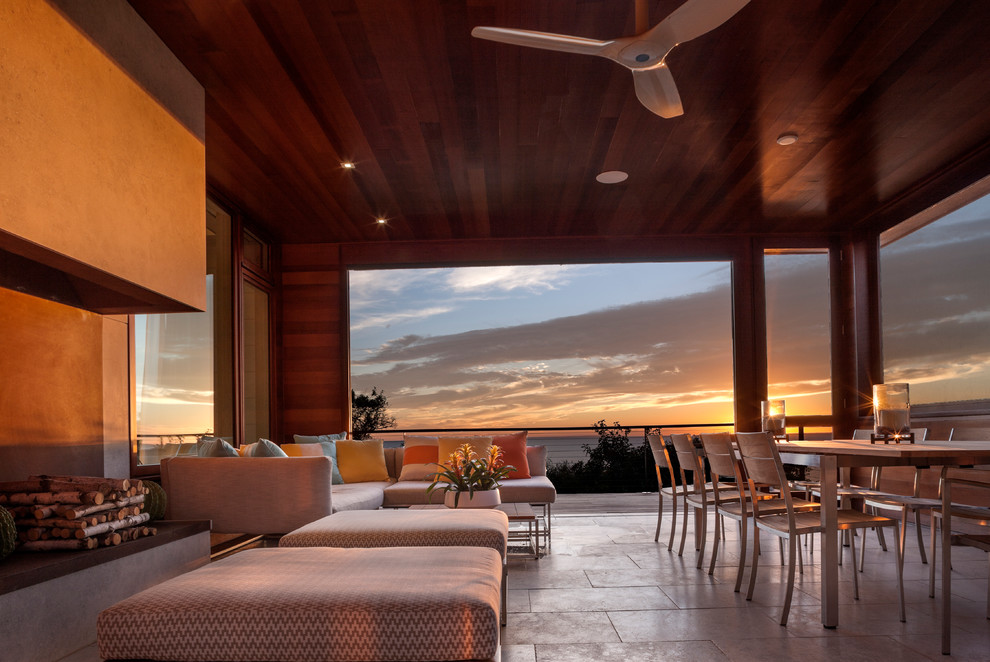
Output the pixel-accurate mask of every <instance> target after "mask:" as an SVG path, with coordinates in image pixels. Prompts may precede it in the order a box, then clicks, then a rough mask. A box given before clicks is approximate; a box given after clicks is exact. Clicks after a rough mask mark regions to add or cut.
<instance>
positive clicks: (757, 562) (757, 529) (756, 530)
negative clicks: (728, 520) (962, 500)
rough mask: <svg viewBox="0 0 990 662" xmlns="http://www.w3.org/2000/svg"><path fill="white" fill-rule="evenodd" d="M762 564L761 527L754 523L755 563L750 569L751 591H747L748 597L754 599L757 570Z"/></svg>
mask: <svg viewBox="0 0 990 662" xmlns="http://www.w3.org/2000/svg"><path fill="white" fill-rule="evenodd" d="M759 565H760V527H758V526H756V522H754V523H753V564H752V566H753V567H752V568H750V571H749V591H747V592H746V599H747V600H752V599H753V590H754V589H755V588H756V571H757V568H758V567H759Z"/></svg>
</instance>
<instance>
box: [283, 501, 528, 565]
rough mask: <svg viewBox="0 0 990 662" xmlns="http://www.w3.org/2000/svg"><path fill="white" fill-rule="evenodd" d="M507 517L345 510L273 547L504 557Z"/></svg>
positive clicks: (478, 511) (482, 511)
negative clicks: (453, 551) (461, 550)
mask: <svg viewBox="0 0 990 662" xmlns="http://www.w3.org/2000/svg"><path fill="white" fill-rule="evenodd" d="M508 538H509V518H508V516H507V515H506V514H505V513H503V512H502V511H500V510H494V509H492V510H489V509H487V508H439V509H437V510H345V511H341V512H339V513H334V514H333V515H329V516H327V517H323V518H321V519H318V520H316V521H315V522H311V523H309V524H307V525H305V526H303V527H301V528H298V529H296V530H295V531H292V532H291V533H287V534H286V535H284V536H282V539H281V540H280V541H279V543H278V545H279V547H420V546H426V547H460V546H464V547H490V548H491V549H494V550H495V551H496V552H498V553H499V555H501V556H505V550H506V545H507V544H508V543H507V541H508Z"/></svg>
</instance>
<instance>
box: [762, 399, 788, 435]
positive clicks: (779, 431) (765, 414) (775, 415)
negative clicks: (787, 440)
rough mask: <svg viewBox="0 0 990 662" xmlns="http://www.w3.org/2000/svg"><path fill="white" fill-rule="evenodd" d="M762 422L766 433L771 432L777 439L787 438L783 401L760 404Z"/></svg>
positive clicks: (766, 401) (767, 401) (769, 401)
mask: <svg viewBox="0 0 990 662" xmlns="http://www.w3.org/2000/svg"><path fill="white" fill-rule="evenodd" d="M760 421H761V424H762V427H763V431H764V432H769V433H770V434H772V435H773V436H774V438H775V439H777V438H783V437H784V436H785V433H784V430H785V428H786V425H785V415H784V401H783V400H764V401H763V402H762V403H761V404H760Z"/></svg>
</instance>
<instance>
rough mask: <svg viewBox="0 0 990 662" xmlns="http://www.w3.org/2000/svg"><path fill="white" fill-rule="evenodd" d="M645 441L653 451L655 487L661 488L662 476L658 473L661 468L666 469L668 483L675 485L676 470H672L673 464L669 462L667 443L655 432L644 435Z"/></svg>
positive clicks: (676, 482)
mask: <svg viewBox="0 0 990 662" xmlns="http://www.w3.org/2000/svg"><path fill="white" fill-rule="evenodd" d="M646 439H647V441H649V442H650V450H651V451H652V452H653V462H654V464H656V465H657V489H661V488H663V476H661V475H660V470H661V469H666V470H667V473H669V474H670V484H671V486H672V487H675V488H676V487H677V484H678V481H677V472H676V471H674V465H673V464H671V462H670V452H669V451H668V450H667V444H666V443H665V442H664V439H663V436H661V435H659V434H655V433H652V432H651V433H650V434H647V435H646Z"/></svg>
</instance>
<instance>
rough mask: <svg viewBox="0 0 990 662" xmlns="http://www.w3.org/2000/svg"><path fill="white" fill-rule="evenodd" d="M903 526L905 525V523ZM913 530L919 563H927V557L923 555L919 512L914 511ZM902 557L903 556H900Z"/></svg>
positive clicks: (923, 542) (923, 547) (923, 544)
mask: <svg viewBox="0 0 990 662" xmlns="http://www.w3.org/2000/svg"><path fill="white" fill-rule="evenodd" d="M904 524H907V522H905V523H904ZM914 530H915V532H916V533H917V534H918V552H919V553H920V554H921V562H922V563H928V557H927V556H926V555H925V540H924V536H922V535H921V511H920V510H915V511H914ZM901 556H903V554H901Z"/></svg>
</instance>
